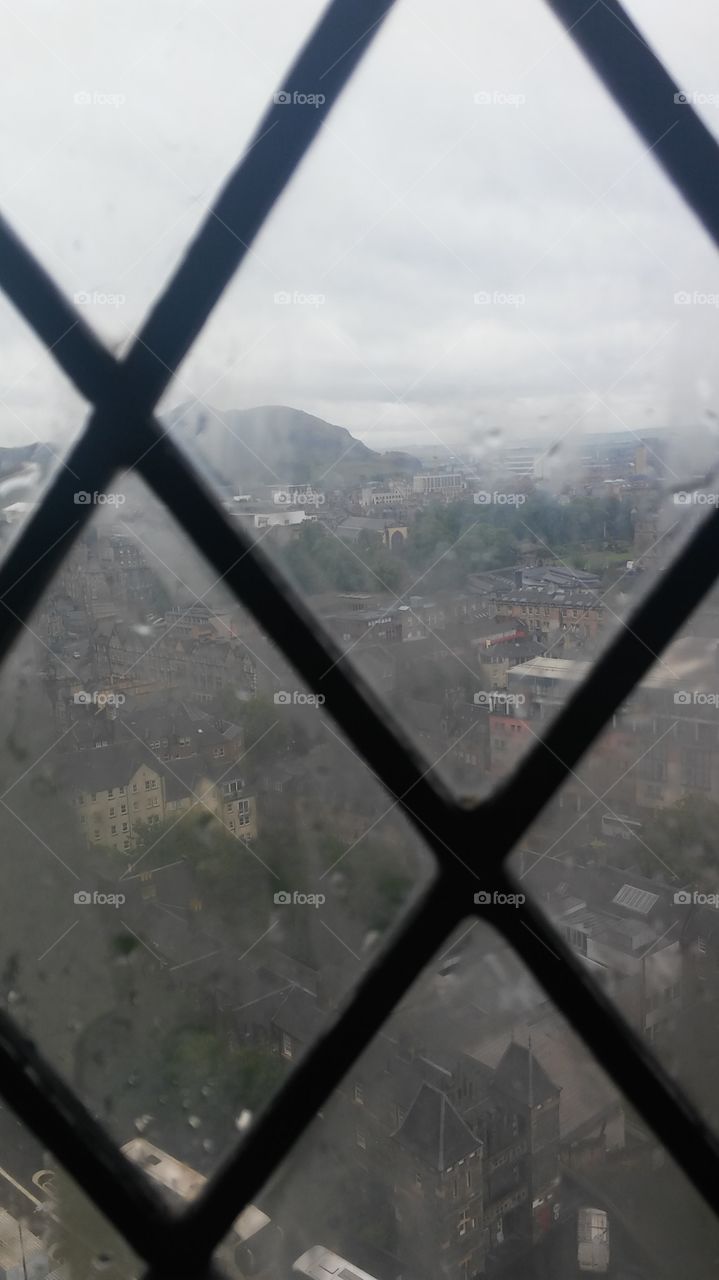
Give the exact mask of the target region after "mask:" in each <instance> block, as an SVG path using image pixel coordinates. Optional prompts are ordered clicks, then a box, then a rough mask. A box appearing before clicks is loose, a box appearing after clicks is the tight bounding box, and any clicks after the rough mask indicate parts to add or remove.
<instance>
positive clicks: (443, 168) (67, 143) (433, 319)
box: [0, 0, 719, 450]
mask: <svg viewBox="0 0 719 1280" xmlns="http://www.w3.org/2000/svg"><path fill="white" fill-rule="evenodd" d="M629 8H630V11H631V12H632V14H633V16H634V17H635V19H636V20H637V21H638V22H639V23H640V24H641V26H642V27H643V30H644V32H645V34H646V35H647V36H648V37H649V39H650V41H652V42H653V43H654V44H655V46H656V47H657V49H658V50H659V52H661V53H662V54H663V55H664V57H665V58H666V59H667V61H668V63H669V66H670V69H671V70H672V71H673V72H674V74H675V75H676V76H677V78H678V79H679V80H680V82H681V83H682V86H683V87H684V88H685V89H686V90H687V91H688V92H690V93H699V94H704V95H706V96H707V97H708V98H709V99H711V98H712V97H713V99H714V102H716V103H718V104H719V70H717V60H716V50H717V37H718V36H719V11H718V10H717V6H716V4H712V3H710V0H691V2H690V3H688V4H687V3H685V4H683V5H682V6H681V7H680V8H679V7H678V6H677V5H676V0H633V3H631V4H630V5H629ZM320 10H321V5H320V4H318V3H315V2H314V0H263V2H262V3H261V4H247V3H242V2H241V0H206V2H204V3H197V2H191V0H190V2H182V0H154V2H153V3H151V4H148V3H147V2H146V0H143V2H142V3H138V2H137V0H122V3H114V2H111V0H104V3H103V4H102V5H98V4H97V3H95V2H94V0H66V2H65V3H64V4H62V5H60V4H58V3H56V0H9V2H7V3H4V4H3V38H2V42H1V43H0V67H1V73H0V86H1V89H0V92H2V94H3V97H4V100H5V120H6V125H7V126H8V127H6V129H5V130H4V131H3V137H2V141H1V142H0V207H1V208H2V211H3V213H4V214H5V215H6V216H7V217H9V219H10V220H11V222H12V223H13V225H14V226H15V227H16V228H17V229H18V231H19V232H20V233H21V234H22V235H23V237H24V238H25V239H26V241H27V242H28V243H29V244H30V245H31V246H32V247H33V248H34V250H35V251H36V252H37V253H38V254H39V256H40V257H41V259H42V261H43V262H44V263H45V264H46V265H47V266H48V267H49V268H50V270H51V271H52V272H53V273H54V274H55V276H56V277H57V278H58V280H59V281H60V283H61V284H62V285H63V287H64V288H65V289H67V291H68V292H69V293H71V294H76V293H82V294H85V295H89V297H90V299H91V301H90V302H87V301H84V302H83V303H82V304H81V305H83V307H84V308H85V309H86V311H87V313H88V317H89V319H90V320H91V322H92V323H93V324H95V325H96V326H97V327H98V329H99V330H100V331H101V332H102V334H103V335H104V336H105V337H106V339H107V340H108V341H109V342H111V343H112V344H113V345H116V346H121V345H124V344H126V343H127V341H128V340H129V336H130V335H131V333H132V331H133V329H135V328H136V327H137V325H138V324H139V322H140V321H141V319H142V317H143V315H144V313H145V311H146V309H147V307H148V305H149V303H150V301H151V299H152V297H153V295H154V294H155V292H156V291H157V289H158V288H159V287H160V286H161V284H162V283H163V281H164V280H165V279H166V278H167V276H168V275H169V273H170V271H171V269H172V267H173V265H174V264H175V263H176V261H177V259H178V256H179V254H180V252H181V250H182V247H183V245H184V244H185V243H186V241H187V238H188V236H189V235H190V234H191V233H192V232H193V230H194V229H195V228H196V226H197V225H198V223H199V221H200V219H201V217H202V215H203V213H204V211H205V210H206V209H207V207H208V205H209V204H210V202H211V200H212V197H213V195H214V193H215V192H216V190H217V188H218V186H219V185H220V184H221V182H222V180H223V178H224V176H225V174H226V172H227V170H228V168H229V167H230V166H231V165H232V163H233V161H234V160H235V158H236V157H237V155H238V153H239V152H240V151H241V150H242V147H243V146H244V144H245V143H246V142H247V141H248V139H249V137H250V135H251V133H252V131H253V128H254V126H255V124H256V122H257V120H258V118H259V116H260V114H261V112H262V110H263V108H264V106H265V104H266V102H267V100H268V98H269V97H270V95H271V93H272V91H273V90H274V89H275V88H277V87H281V84H282V72H283V69H284V68H285V67H286V66H287V65H288V63H289V61H290V59H291V57H292V55H293V53H294V51H295V49H296V48H297V45H298V43H299V42H300V40H301V39H302V37H303V35H304V34H305V33H306V31H307V30H308V28H309V27H310V25H311V23H312V22H313V20H314V19H315V18H316V16H317V15H318V14H319V12H320ZM477 98H479V100H477ZM88 99H89V101H88ZM288 109H291V110H312V109H313V108H312V107H307V106H304V107H299V106H298V107H291V108H288ZM700 110H701V113H702V115H703V116H704V118H705V120H706V121H707V122H708V124H709V125H710V127H711V128H712V129H713V130H714V131H717V130H718V129H719V105H714V104H713V102H712V101H708V102H707V103H706V104H705V105H703V106H701V107H700ZM10 125H12V128H11V127H9V126H10ZM680 291H685V292H687V293H689V294H690V295H692V297H693V296H694V294H695V291H697V292H698V293H699V294H700V295H701V296H704V295H708V294H716V295H717V298H718V299H719V259H718V258H717V255H716V253H715V251H714V250H713V249H712V247H711V245H710V243H709V241H708V239H707V237H706V236H705V234H704V232H703V231H702V230H700V229H699V228H698V227H697V226H696V224H695V222H694V219H693V218H692V217H691V215H690V214H689V213H688V212H686V210H685V209H684V207H683V205H682V203H681V201H680V199H679V197H678V196H677V195H676V194H675V193H674V191H673V190H672V189H671V187H670V186H669V184H668V182H667V181H666V179H665V178H664V176H663V175H662V173H661V172H660V171H659V170H658V168H657V167H656V165H655V164H654V163H653V161H652V160H651V158H650V157H649V156H648V155H647V154H646V153H645V150H644V147H643V144H642V143H641V142H640V141H639V140H638V138H637V137H636V136H635V135H634V134H633V132H632V131H631V130H630V128H629V126H628V125H627V124H626V123H625V122H624V120H623V118H622V117H621V116H620V114H619V113H618V111H617V110H616V108H615V107H614V106H613V105H612V104H611V103H610V101H609V100H608V98H607V96H606V94H605V92H604V90H603V88H602V87H601V86H600V85H599V84H598V82H597V81H596V80H595V79H594V77H593V76H592V75H591V73H590V72H589V71H588V70H587V69H586V67H585V65H584V63H583V61H582V59H581V57H580V55H579V53H578V52H577V51H576V50H575V48H574V46H573V45H572V43H571V41H569V40H568V38H567V37H566V36H565V35H564V33H563V32H562V30H561V28H560V27H559V26H558V24H557V23H556V21H555V19H554V18H553V16H552V14H551V13H550V12H549V10H548V9H547V8H546V7H545V6H544V4H543V3H542V0H462V2H459V0H444V3H443V4H442V5H441V6H440V5H437V4H436V3H434V2H433V0H399V3H398V5H397V7H396V9H395V11H394V13H393V14H392V15H391V17H390V18H389V20H388V22H387V23H386V25H385V27H384V29H383V30H382V32H381V34H380V36H379V38H378V39H377V41H376V42H375V44H374V45H373V47H372V48H371V50H370V53H369V55H368V57H367V58H366V59H365V62H364V63H363V64H362V67H361V69H360V71H359V72H358V74H357V75H356V76H355V78H354V80H353V81H352V83H351V85H350V87H349V89H348V90H347V92H346V94H345V96H344V97H343V99H342V100H341V102H340V104H339V106H338V108H337V110H336V112H335V113H334V114H333V115H332V117H331V119H330V120H329V121H328V124H327V126H326V127H325V129H324V130H323V131H322V133H321V134H320V136H319V138H318V141H317V142H316V144H315V146H314V149H313V150H312V152H311V153H310V155H309V156H308V157H307V159H306V160H305V162H304V165H303V166H302V169H301V171H300V172H299V174H297V175H296V176H295V179H294V180H293V182H292V184H291V185H290V187H289V188H288V190H287V192H286V194H285V196H284V198H283V200H282V202H281V204H280V206H279V207H278V208H277V209H276V210H275V212H274V214H273V216H272V218H271V220H270V224H269V225H268V226H267V227H266V228H265V230H264V231H263V233H262V235H261V236H260V238H259V240H258V242H257V244H256V248H255V252H254V253H253V255H252V258H251V260H249V261H248V262H247V263H246V264H245V266H244V267H243V269H242V271H241V272H240V274H239V275H238V276H237V277H236V279H235V281H234V282H233V284H232V286H231V287H230V289H229V290H228V292H227V294H226V295H225V298H224V299H223V301H222V303H221V304H220V306H219V308H218V310H217V312H216V313H215V316H214V317H213V319H212V320H211V322H210V324H209V325H208V326H207V328H206V330H205V332H204V334H203V335H202V337H201V338H200V340H199V342H198V343H197V345H196V347H195V349H194V350H193V352H192V353H191V355H190V356H189V358H188V360H187V361H186V363H185V365H184V366H183V368H182V369H181V370H180V375H179V377H178V379H177V380H176V381H175V383H174V384H173V387H172V389H171V392H170V394H169V395H168V397H167V399H166V401H165V402H164V403H165V405H167V406H169V405H174V404H177V403H178V402H179V401H183V400H186V399H187V398H188V397H191V396H192V397H195V396H196V397H200V398H204V399H206V401H207V402H208V403H209V404H211V405H214V406H216V407H218V408H235V407H237V408H242V407H247V406H251V405H255V404H266V403H286V404H290V405H294V406H296V407H298V408H301V409H304V410H306V411H308V412H311V413H317V414H319V415H320V416H322V417H325V418H327V419H329V420H330V421H333V422H336V423H338V424H340V425H342V426H347V427H349V428H350V429H351V430H353V431H354V432H356V434H358V435H359V436H360V437H361V438H362V439H364V440H365V441H366V442H367V443H369V444H371V445H373V446H374V447H379V448H383V447H388V446H399V447H408V448H409V447H411V446H418V445H423V446H426V447H431V446H432V445H433V443H436V444H439V443H440V442H442V443H444V444H449V445H451V446H453V447H458V448H462V449H464V448H469V447H470V446H471V447H472V448H474V449H480V450H481V449H482V448H485V447H486V448H489V449H491V448H494V447H496V444H497V442H498V441H500V440H502V439H504V438H506V436H507V434H511V433H515V434H519V435H521V434H525V435H531V434H535V433H537V434H542V435H546V434H547V433H549V434H555V435H562V434H563V433H565V432H566V433H567V438H568V439H569V438H571V437H572V435H573V433H576V432H578V431H582V430H613V429H626V428H630V429H632V430H644V429H646V428H647V427H650V426H659V425H674V426H681V425H684V424H686V423H696V422H699V421H701V420H702V418H703V415H706V413H707V410H715V411H717V412H719V395H718V394H717V389H716V385H715V375H714V365H715V363H716V334H717V324H718V321H719V311H718V310H717V307H716V306H714V305H711V304H710V303H708V302H702V301H696V302H694V301H693V302H692V303H690V304H688V305H686V304H683V305H677V304H676V303H675V301H674V295H675V294H676V293H677V292H680ZM277 293H280V294H283V293H284V294H290V295H291V296H292V297H293V301H292V302H290V303H289V304H287V303H278V302H276V301H275V295H276V294H277ZM477 294H479V295H484V296H485V297H488V298H489V301H480V302H479V303H477V302H475V295H477ZM308 295H313V296H315V298H316V296H317V295H320V296H321V297H322V298H323V299H324V301H322V302H319V303H316V304H314V305H313V304H311V303H309V302H307V301H306V298H307V296H308ZM303 299H304V300H303ZM0 326H1V329H2V333H1V337H2V352H3V355H4V359H3V363H2V370H1V372H0V396H1V397H2V403H1V404H0V443H22V442H26V441H30V440H32V439H33V438H40V439H56V440H60V439H62V438H67V437H69V436H70V434H71V433H72V432H74V431H76V430H77V429H78V428H79V426H80V424H81V422H82V418H83V407H82V404H81V402H80V401H79V399H78V398H77V397H76V396H75V395H74V394H73V393H72V392H71V390H70V389H69V385H68V383H67V381H66V379H65V378H64V376H63V375H62V374H60V373H59V372H58V371H56V369H55V366H54V364H53V362H52V361H51V360H50V359H49V358H48V357H46V356H45V355H44V354H43V352H42V350H41V349H40V347H39V345H38V344H37V342H36V340H35V338H34V337H33V335H32V334H31V333H30V332H29V331H28V330H27V328H26V327H25V325H24V324H23V322H22V321H21V320H20V319H19V318H18V317H17V316H16V314H15V313H14V311H13V310H12V309H11V308H10V307H9V306H8V305H7V304H6V303H0ZM707 420H708V419H707Z"/></svg>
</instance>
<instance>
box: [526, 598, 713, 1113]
mask: <svg viewBox="0 0 719 1280" xmlns="http://www.w3.org/2000/svg"><path fill="white" fill-rule="evenodd" d="M717 636H719V593H718V592H717V590H716V589H714V590H713V591H712V592H711V593H710V595H709V596H708V598H707V599H706V601H705V602H704V604H703V605H702V607H701V609H699V610H698V611H697V612H696V613H695V614H694V615H693V617H692V618H691V619H690V621H689V622H688V623H687V625H686V626H685V627H684V628H683V629H682V630H681V632H680V634H679V636H678V637H677V639H676V640H675V641H674V642H673V643H672V644H671V645H670V646H669V647H668V648H667V649H666V650H665V652H664V654H663V655H662V657H661V659H660V660H659V661H658V662H656V663H655V664H654V666H653V667H652V668H651V670H650V672H649V673H648V675H647V676H646V677H645V678H644V679H643V680H641V681H640V682H639V684H638V686H637V688H636V689H635V690H634V692H633V693H632V695H631V697H630V698H629V699H628V700H627V702H626V703H625V704H624V705H623V706H622V707H620V709H619V711H618V712H617V713H616V714H615V715H614V716H613V717H612V720H611V722H610V724H609V726H608V727H607V729H606V730H605V731H604V732H603V733H602V734H601V735H600V736H599V738H598V740H597V742H596V743H595V745H594V746H593V747H592V748H591V749H590V750H589V751H588V752H587V754H586V755H585V756H584V758H583V759H582V760H581V761H580V763H579V764H578V765H577V766H576V767H575V768H574V769H573V770H572V771H571V774H570V776H569V778H568V779H567V781H566V783H565V785H564V786H563V787H562V788H561V789H560V791H559V792H558V793H557V795H556V796H555V798H554V799H553V800H552V802H551V803H550V804H549V805H547V807H546V808H545V810H544V811H543V813H542V815H541V816H540V818H539V819H538V820H537V822H536V823H535V824H534V825H533V826H532V828H531V829H530V830H529V831H528V832H527V834H526V836H525V837H524V838H523V839H522V841H521V842H520V848H519V849H518V850H517V851H516V853H515V854H514V855H513V857H512V865H513V867H514V870H515V873H516V875H518V876H519V877H520V879H521V884H520V886H519V887H520V888H521V890H522V891H524V892H526V893H529V894H531V895H532V896H533V897H534V898H535V900H536V901H537V903H538V904H541V906H542V908H543V909H544V910H545V911H546V913H547V914H548V916H549V918H550V919H551V920H552V922H553V924H554V925H555V926H556V928H557V929H558V931H559V932H560V933H561V934H562V936H563V937H564V939H565V941H567V942H568V943H569V945H570V946H571V947H572V948H573V950H574V951H575V953H576V954H577V955H578V956H580V957H581V959H582V961H583V963H584V964H585V965H586V966H587V968H588V970H589V971H590V972H591V974H592V976H593V978H594V979H595V981H596V982H597V983H599V984H601V985H602V986H603V987H604V988H605V990H606V991H608V992H609V994H610V995H611V996H612V999H614V1000H615V1001H616V1003H617V1005H618V1006H619V1007H620V1009H621V1011H622V1013H623V1014H624V1016H625V1017H626V1018H627V1019H628V1021H629V1022H630V1024H631V1025H632V1026H633V1027H634V1029H635V1030H636V1031H638V1032H639V1033H640V1034H641V1035H643V1036H644V1037H645V1038H646V1039H647V1041H648V1042H649V1043H651V1044H652V1046H653V1047H654V1050H655V1052H656V1053H657V1054H658V1056H659V1057H660V1058H661V1060H662V1062H663V1063H664V1065H665V1066H666V1067H667V1068H668V1069H669V1071H670V1072H671V1074H672V1075H673V1076H674V1077H675V1078H676V1079H677V1080H678V1081H679V1082H680V1083H681V1084H682V1085H683V1086H684V1087H685V1088H686V1090H687V1092H688V1093H689V1094H690V1096H692V1097H693V1098H694V1101H695V1102H696V1103H697V1104H698V1105H699V1107H700V1108H701V1110H702V1112H703V1113H704V1114H705V1115H706V1117H707V1118H708V1120H710V1121H711V1123H712V1124H713V1125H714V1126H716V1125H717V1124H718V1123H719V1112H718V1111H717V1097H716V1063H717V1058H718V1051H719V1042H718V1041H717V1034H716V1012H715V1011H716V998H717V993H718V988H717V949H716V944H717V937H718V936H719V935H718V934H717V925H718V922H719V912H718V911H717V907H718V906H719V859H718V858H717V853H716V830H717V821H718V820H719V660H718V653H719V641H718V640H717ZM557 665H558V666H559V665H561V664H557ZM569 674H570V675H571V672H570V673H569ZM561 675H562V673H561V672H556V671H555V672H553V673H551V674H548V675H547V676H546V678H545V681H544V688H543V689H542V690H537V689H536V688H534V692H533V694H532V701H531V703H530V704H529V706H530V715H531V717H532V720H533V722H534V724H535V726H537V728H539V727H541V723H542V720H543V718H544V717H545V715H547V714H550V712H551V707H552V705H553V703H555V702H556V698H557V696H558V695H557V693H556V691H555V686H557V687H558V686H559V684H560V683H561V681H560V677H561ZM530 683H531V680H530Z"/></svg>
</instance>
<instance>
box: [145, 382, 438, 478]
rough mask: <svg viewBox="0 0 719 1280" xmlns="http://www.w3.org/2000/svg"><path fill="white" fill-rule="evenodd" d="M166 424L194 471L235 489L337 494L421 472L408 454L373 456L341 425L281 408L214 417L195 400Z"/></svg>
mask: <svg viewBox="0 0 719 1280" xmlns="http://www.w3.org/2000/svg"><path fill="white" fill-rule="evenodd" d="M166 420H167V421H168V423H169V425H170V427H171V434H172V435H174V436H175V437H176V438H177V439H178V440H179V441H180V442H181V443H182V444H183V445H184V446H185V448H186V449H187V450H188V452H189V453H190V454H191V456H192V457H193V459H195V460H196V461H197V464H198V465H199V466H201V467H204V468H205V469H206V470H207V471H208V472H209V473H210V475H211V477H212V478H213V479H214V480H215V481H217V482H220V483H223V484H231V485H235V486H237V487H238V489H239V490H240V491H241V490H243V489H250V488H251V487H252V485H256V484H285V483H287V484H316V485H318V486H319V487H324V488H326V489H332V488H342V487H343V486H345V485H349V484H359V483H361V482H362V481H369V480H381V479H383V478H385V477H389V476H397V475H412V474H413V473H414V472H416V471H421V470H422V466H421V463H420V462H419V460H418V459H417V458H413V457H412V456H411V455H410V454H408V453H396V452H392V453H377V452H375V450H374V449H369V448H368V447H367V445H365V444H362V442H361V440H357V439H355V437H354V436H352V435H351V434H350V432H349V431H347V429H346V428H345V427H336V426H334V425H333V424H332V423H331V422H325V421H324V420H323V419H322V418H315V417H314V416H313V415H312V414H311V413H303V412H302V410H301V409H291V408H289V407H288V406H287V405H282V404H271V405H261V406H259V407H258V408H255V409H228V410H226V411H225V412H220V411H218V410H208V409H207V407H205V406H203V405H201V404H200V403H199V402H196V403H190V404H184V405H180V406H179V407H178V408H177V409H175V410H173V411H172V412H171V413H170V414H169V415H166Z"/></svg>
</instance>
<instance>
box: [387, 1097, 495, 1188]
mask: <svg viewBox="0 0 719 1280" xmlns="http://www.w3.org/2000/svg"><path fill="white" fill-rule="evenodd" d="M394 1137H395V1138H396V1140H397V1141H398V1142H399V1143H400V1145H401V1146H402V1147H404V1148H405V1149H406V1150H407V1151H409V1152H411V1153H412V1154H413V1155H415V1156H417V1157H418V1158H419V1159H420V1160H422V1161H423V1162H424V1163H425V1164H428V1165H430V1167H431V1168H432V1169H436V1170H437V1171H438V1172H439V1173H444V1172H445V1170H447V1169H449V1168H451V1167H452V1165H454V1164H456V1163H457V1161H458V1160H464V1159H465V1158H466V1157H467V1156H469V1155H471V1154H472V1153H473V1152H474V1151H478V1150H479V1149H480V1147H481V1145H482V1144H481V1142H480V1141H479V1139H478V1138H476V1137H475V1135H474V1134H473V1133H472V1131H471V1130H470V1129H468V1127H467V1125H466V1124H465V1123H464V1120H462V1118H461V1116H459V1115H458V1114H457V1112H456V1111H455V1109H454V1107H453V1106H452V1104H451V1102H450V1101H449V1099H448V1098H447V1095H446V1094H444V1093H440V1091H439V1089H434V1088H433V1087H432V1085H429V1084H423V1085H422V1087H421V1089H420V1091H419V1093H418V1094H417V1097H416V1098H415V1100H414V1102H413V1103H412V1106H411V1107H410V1109H409V1111H408V1112H407V1115H406V1116H405V1118H404V1120H403V1121H402V1124H401V1125H400V1127H399V1129H398V1130H397V1132H396V1133H395V1134H394Z"/></svg>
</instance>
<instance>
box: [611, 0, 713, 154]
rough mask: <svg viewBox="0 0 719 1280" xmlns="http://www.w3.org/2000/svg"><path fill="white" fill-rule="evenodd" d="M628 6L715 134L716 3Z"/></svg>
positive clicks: (643, 1)
mask: <svg viewBox="0 0 719 1280" xmlns="http://www.w3.org/2000/svg"><path fill="white" fill-rule="evenodd" d="M625 8H626V10H627V12H628V13H629V14H630V16H631V17H632V19H633V20H634V22H636V23H637V25H638V27H639V28H640V30H641V31H642V32H643V34H644V36H645V37H646V39H647V41H648V42H649V44H650V45H651V47H652V48H653V50H654V52H655V53H656V54H658V56H659V57H660V58H661V60H662V62H663V63H664V66H665V67H666V68H667V70H668V71H669V73H670V74H671V75H672V76H673V77H674V79H675V80H676V81H677V84H678V85H679V88H680V90H681V91H682V93H683V95H684V98H685V99H686V100H688V101H689V102H690V103H691V104H692V106H693V107H694V109H695V111H696V112H697V114H698V115H700V116H701V118H702V120H703V121H704V124H705V125H707V127H708V128H709V129H711V131H712V133H714V135H715V136H716V134H717V123H718V121H719V115H718V109H719V93H718V92H717V85H716V82H715V81H716V74H715V70H714V63H713V60H712V58H711V53H710V50H711V46H712V44H713V43H714V41H715V40H716V37H717V34H719V25H718V23H717V13H716V10H715V9H714V7H713V5H709V4H704V3H702V0H692V3H691V4H689V5H686V6H685V7H683V8H682V10H681V14H680V13H678V11H677V9H676V7H675V6H673V5H672V4H671V0H655V3H651V0H627V4H626V5H625Z"/></svg>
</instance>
